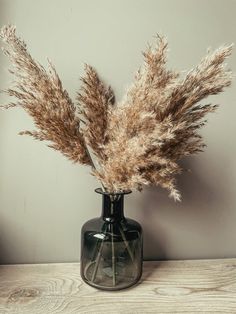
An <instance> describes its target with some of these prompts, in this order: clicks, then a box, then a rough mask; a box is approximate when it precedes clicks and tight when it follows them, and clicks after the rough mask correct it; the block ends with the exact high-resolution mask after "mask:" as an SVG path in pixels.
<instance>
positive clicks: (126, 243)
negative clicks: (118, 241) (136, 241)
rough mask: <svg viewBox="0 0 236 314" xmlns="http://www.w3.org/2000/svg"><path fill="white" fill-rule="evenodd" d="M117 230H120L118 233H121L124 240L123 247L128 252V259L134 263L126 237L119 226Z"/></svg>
mask: <svg viewBox="0 0 236 314" xmlns="http://www.w3.org/2000/svg"><path fill="white" fill-rule="evenodd" d="M119 230H120V233H121V236H122V239H123V240H124V243H125V246H126V248H127V251H128V252H129V255H130V258H131V260H132V262H134V256H133V253H132V251H131V249H130V246H129V243H128V241H127V239H126V237H125V233H124V231H123V229H122V226H121V225H119Z"/></svg>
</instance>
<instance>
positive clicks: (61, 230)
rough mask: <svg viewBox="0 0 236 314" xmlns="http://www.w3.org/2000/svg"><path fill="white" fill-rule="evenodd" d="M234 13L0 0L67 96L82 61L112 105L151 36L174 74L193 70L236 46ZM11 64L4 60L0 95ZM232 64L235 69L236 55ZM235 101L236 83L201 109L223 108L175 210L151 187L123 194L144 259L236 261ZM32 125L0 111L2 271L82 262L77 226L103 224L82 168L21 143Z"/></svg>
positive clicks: (105, 1) (87, 1) (182, 2)
mask: <svg viewBox="0 0 236 314" xmlns="http://www.w3.org/2000/svg"><path fill="white" fill-rule="evenodd" d="M235 15H236V1H235V0H224V1H223V0H207V1H206V0H178V1H177V0H119V1H118V0H116V1H115V0H100V1H95V0H94V1H91V0H64V1H62V0H61V1H58V0H50V1H48V0H41V1H36V0H34V1H32V0H10V1H9V0H5V1H4V0H0V25H3V24H5V23H8V22H11V23H13V24H15V25H16V26H17V28H18V33H19V34H20V35H21V36H22V37H23V38H24V39H25V41H26V42H27V43H28V47H29V49H30V51H31V53H32V55H33V56H34V57H35V58H36V59H37V60H38V61H40V62H41V63H43V64H45V65H46V56H47V57H49V58H50V59H51V60H52V61H53V63H54V64H55V65H56V68H57V70H58V72H59V74H60V76H61V78H62V80H63V83H64V86H65V88H67V89H68V91H69V92H70V94H71V96H72V98H74V97H75V92H76V90H77V89H78V87H79V86H80V82H79V77H80V76H81V75H82V74H83V63H84V62H87V63H89V64H91V65H93V66H95V68H96V69H97V70H98V72H99V73H100V74H101V76H102V78H103V79H104V80H105V81H106V82H108V83H110V84H111V85H112V86H113V87H114V89H115V92H116V95H117V99H118V100H119V99H120V98H121V97H122V95H123V93H124V91H125V89H126V87H127V85H128V84H129V83H130V82H131V81H132V79H133V75H134V72H135V71H136V69H137V68H138V67H139V65H140V63H141V60H142V56H141V50H144V49H145V47H146V44H147V41H152V39H153V35H155V33H157V32H159V33H162V34H164V35H166V36H167V38H168V41H169V45H170V52H169V66H170V67H172V68H176V69H179V70H187V69H189V68H191V67H192V66H193V65H195V64H196V63H197V62H199V60H200V59H201V57H202V56H203V55H204V54H205V52H206V49H207V48H208V47H212V48H216V47H218V46H219V45H221V44H223V43H231V42H236V33H235V29H236V16H235ZM7 66H8V63H7V60H6V59H5V58H4V57H3V56H2V55H1V56H0V88H1V89H3V88H6V87H8V86H9V82H10V76H9V75H8V73H7V70H6V68H7ZM229 66H230V67H231V68H232V70H234V72H236V50H235V51H234V54H233V56H232V57H231V58H230V60H229ZM235 95H236V94H235V84H234V85H233V86H232V87H231V88H230V89H228V90H227V91H226V92H225V93H224V94H222V95H220V96H219V97H217V98H216V97H211V99H208V100H207V102H209V101H212V102H216V103H221V104H222V106H221V108H220V109H219V110H218V113H217V114H215V115H212V116H210V119H209V124H208V125H207V126H206V127H205V129H204V130H203V132H202V133H203V135H204V137H205V140H206V143H207V145H208V147H207V148H206V150H205V152H204V153H202V154H200V155H198V156H197V157H192V158H189V159H187V160H184V161H183V164H184V166H185V167H187V168H191V170H192V172H191V173H185V174H183V175H182V176H180V177H179V187H180V190H181V191H182V194H183V201H182V203H180V204H176V203H174V202H173V201H172V200H169V199H168V198H167V193H166V192H165V191H163V190H160V189H156V188H148V189H146V190H145V191H144V192H142V193H139V192H137V193H136V192H135V193H132V194H131V195H130V196H127V199H126V204H125V205H126V215H127V216H129V217H132V218H134V219H137V220H138V221H139V222H140V223H141V224H142V226H143V228H144V240H145V241H144V256H145V258H146V259H165V258H168V259H190V258H222V257H235V256H236V246H235V243H236V228H235V223H236V208H235V205H236V189H235V186H236V184H235V183H236V162H235V154H236V145H235V137H234V134H235V131H236V125H235V114H236V107H235V103H236V102H235V101H236V99H235V98H236V96H235ZM1 101H2V102H3V101H5V102H7V101H8V99H7V98H6V96H4V95H1ZM32 127H33V124H32V121H31V119H30V118H29V117H28V116H27V115H26V114H25V113H24V112H23V111H22V110H20V109H17V110H12V111H2V112H0V161H1V163H0V262H1V263H29V262H55V261H56V262H64V261H78V260H79V250H80V228H81V226H82V224H83V222H85V221H86V220H88V219H90V218H92V217H94V216H98V215H100V210H101V197H100V196H99V195H97V194H95V193H94V189H95V188H96V187H98V186H99V184H98V183H97V182H96V180H95V179H94V178H93V177H91V176H90V175H89V169H88V168H84V167H82V166H79V165H73V164H71V163H70V162H69V161H67V160H66V159H65V158H64V157H63V156H61V155H60V154H59V153H57V152H55V151H53V150H50V149H49V148H48V147H47V146H46V145H45V144H44V143H39V142H36V141H33V140H32V139H31V138H28V137H20V136H18V135H17V133H18V131H20V130H24V129H31V128H32Z"/></svg>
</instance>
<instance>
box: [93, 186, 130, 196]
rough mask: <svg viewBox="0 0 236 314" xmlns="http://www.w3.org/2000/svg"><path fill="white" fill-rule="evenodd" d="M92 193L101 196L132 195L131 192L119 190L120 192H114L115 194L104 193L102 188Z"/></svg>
mask: <svg viewBox="0 0 236 314" xmlns="http://www.w3.org/2000/svg"><path fill="white" fill-rule="evenodd" d="M94 191H95V192H96V193H99V194H103V195H125V194H130V193H132V191H131V190H120V191H115V192H106V191H103V190H102V188H97V189H95V190H94Z"/></svg>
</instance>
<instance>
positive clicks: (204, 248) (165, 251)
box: [139, 158, 231, 260]
mask: <svg viewBox="0 0 236 314" xmlns="http://www.w3.org/2000/svg"><path fill="white" fill-rule="evenodd" d="M181 164H182V166H183V168H184V169H190V171H191V173H189V172H187V171H185V172H184V173H182V174H181V175H180V176H179V177H178V178H177V179H178V181H177V185H178V189H179V190H180V191H181V194H182V198H183V201H182V202H181V203H175V202H174V201H173V200H172V199H170V198H168V195H167V192H166V191H164V190H162V189H160V188H159V187H151V188H147V189H146V190H145V191H144V193H143V195H142V198H141V200H142V204H140V205H139V206H140V207H141V208H142V210H141V211H140V216H141V217H139V220H140V221H141V224H142V226H143V229H144V259H145V260H156V259H158V260H165V259H182V258H183V255H184V256H186V259H194V258H220V257H224V256H219V255H220V254H219V252H218V253H217V247H219V246H221V247H223V246H224V236H223V234H224V233H225V232H227V230H226V229H227V228H228V224H229V221H226V217H227V213H223V214H222V212H223V211H224V210H227V205H228V207H230V206H229V202H228V199H230V196H231V195H229V194H230V193H231V191H229V190H228V189H227V187H225V189H224V188H223V189H222V186H221V185H219V186H218V185H217V184H214V182H212V181H211V179H209V173H208V174H206V177H204V178H205V180H204V179H203V176H202V177H201V176H200V175H198V170H199V169H197V168H198V165H197V163H196V162H195V161H194V158H189V160H184V161H183V162H182V163H181ZM229 175H230V174H229V173H227V172H226V171H222V169H219V173H217V174H214V176H216V177H218V178H221V180H222V182H227V181H228V180H227V177H228V176H229ZM209 182H212V184H211V185H210V184H209ZM221 233H222V234H221ZM178 236H179V241H178ZM221 241H222V243H220V242H221ZM211 248H212V251H211ZM218 251H219V250H218ZM178 255H179V257H178ZM221 255H222V254H221Z"/></svg>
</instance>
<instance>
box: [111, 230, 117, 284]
mask: <svg viewBox="0 0 236 314" xmlns="http://www.w3.org/2000/svg"><path fill="white" fill-rule="evenodd" d="M111 246H112V271H113V286H115V285H116V263H115V258H116V257H115V245H114V226H113V224H111Z"/></svg>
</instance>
